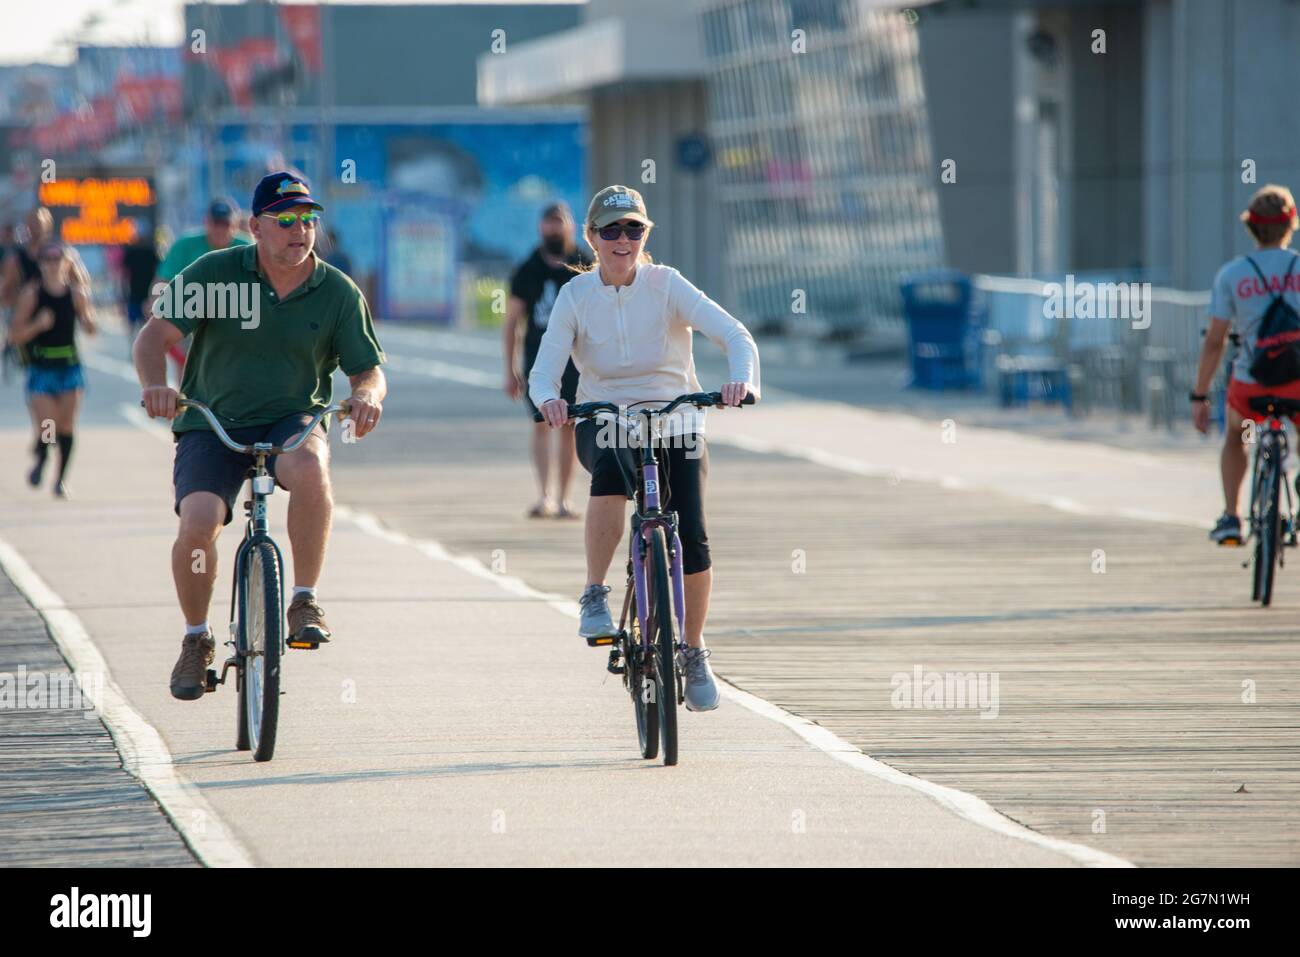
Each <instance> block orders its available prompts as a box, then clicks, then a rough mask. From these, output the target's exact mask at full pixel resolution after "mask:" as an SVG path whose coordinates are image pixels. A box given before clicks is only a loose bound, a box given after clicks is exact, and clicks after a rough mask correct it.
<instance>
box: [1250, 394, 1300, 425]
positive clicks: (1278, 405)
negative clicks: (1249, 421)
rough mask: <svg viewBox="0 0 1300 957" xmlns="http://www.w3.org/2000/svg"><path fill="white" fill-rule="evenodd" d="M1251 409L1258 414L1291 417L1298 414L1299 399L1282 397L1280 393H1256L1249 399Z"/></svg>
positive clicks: (1299, 413)
mask: <svg viewBox="0 0 1300 957" xmlns="http://www.w3.org/2000/svg"><path fill="white" fill-rule="evenodd" d="M1249 404H1250V408H1251V411H1253V412H1258V413H1259V414H1260V415H1270V414H1271V415H1279V416H1284V417H1286V418H1289V419H1292V418H1295V417H1297V416H1300V399H1284V398H1282V397H1281V396H1280V395H1256V396H1251V398H1250V400H1249Z"/></svg>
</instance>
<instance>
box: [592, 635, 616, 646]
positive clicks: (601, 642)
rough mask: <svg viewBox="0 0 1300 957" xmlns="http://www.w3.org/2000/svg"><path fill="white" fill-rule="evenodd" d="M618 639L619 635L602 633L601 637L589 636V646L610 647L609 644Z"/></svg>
mask: <svg viewBox="0 0 1300 957" xmlns="http://www.w3.org/2000/svg"><path fill="white" fill-rule="evenodd" d="M617 640H618V635H602V636H601V637H599V638H588V639H587V647H589V648H603V647H608V646H609V645H612V644H613V643H614V642H616V641H617Z"/></svg>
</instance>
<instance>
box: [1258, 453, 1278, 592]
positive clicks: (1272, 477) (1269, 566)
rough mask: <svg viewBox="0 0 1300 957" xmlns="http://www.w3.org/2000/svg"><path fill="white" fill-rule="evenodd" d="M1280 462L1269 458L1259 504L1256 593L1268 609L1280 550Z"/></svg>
mask: <svg viewBox="0 0 1300 957" xmlns="http://www.w3.org/2000/svg"><path fill="white" fill-rule="evenodd" d="M1281 470H1282V463H1281V462H1278V461H1277V460H1276V459H1275V458H1272V459H1270V461H1269V463H1268V471H1267V473H1266V474H1265V476H1264V481H1263V482H1262V483H1261V489H1260V492H1261V494H1260V503H1259V541H1258V542H1256V543H1255V585H1256V587H1255V591H1256V595H1257V596H1258V599H1259V603H1260V604H1261V605H1263V606H1265V607H1267V606H1268V605H1269V604H1270V603H1271V602H1272V600H1273V576H1274V573H1275V572H1276V571H1277V553H1278V549H1279V548H1280V547H1281V527H1280V525H1281V522H1280V518H1281V515H1280V510H1279V508H1278V500H1279V496H1280V494H1281V488H1280V480H1281V476H1280V475H1279V474H1278V473H1279V472H1281Z"/></svg>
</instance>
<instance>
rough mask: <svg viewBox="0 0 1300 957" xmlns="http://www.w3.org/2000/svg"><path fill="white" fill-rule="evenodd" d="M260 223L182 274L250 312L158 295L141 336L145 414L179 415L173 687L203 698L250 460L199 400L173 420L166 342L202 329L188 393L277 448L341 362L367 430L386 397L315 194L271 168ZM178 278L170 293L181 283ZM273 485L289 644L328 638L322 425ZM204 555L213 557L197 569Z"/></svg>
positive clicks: (240, 438) (245, 434) (325, 393)
mask: <svg viewBox="0 0 1300 957" xmlns="http://www.w3.org/2000/svg"><path fill="white" fill-rule="evenodd" d="M252 211H253V218H252V220H251V223H250V225H251V228H252V230H253V236H254V238H255V240H256V242H255V243H254V244H252V245H247V246H236V247H233V248H230V249H223V250H217V251H215V252H210V253H208V254H207V255H205V256H202V257H201V258H200V259H199V260H198V261H197V262H195V263H193V264H192V265H189V266H187V267H186V268H185V269H184V270H183V271H182V272H181V274H180V275H181V280H180V283H179V284H183V285H184V286H186V287H193V286H195V285H196V284H197V286H198V287H199V288H200V289H203V290H205V293H204V300H205V301H206V302H212V301H213V300H214V299H219V298H221V297H214V296H213V295H212V290H214V289H225V290H230V289H234V288H236V287H238V289H239V290H240V292H239V294H238V295H237V296H235V297H230V296H226V297H225V298H224V299H222V301H223V302H226V303H230V302H232V301H233V299H235V298H238V299H244V298H248V300H249V301H250V303H252V304H253V311H252V315H251V316H250V315H247V314H243V313H244V312H245V310H244V309H242V308H241V309H240V310H239V312H240V313H241V314H240V315H220V314H218V315H208V314H206V313H207V310H208V309H209V308H210V307H209V306H206V305H205V306H203V307H202V309H203V311H204V313H205V314H204V315H202V316H200V317H198V318H193V317H191V315H190V312H191V309H189V308H187V309H177V308H175V303H174V302H173V303H168V302H167V301H165V300H164V301H162V302H159V303H158V306H159V307H162V308H158V309H156V311H157V312H158V313H159V314H158V315H154V316H151V317H150V319H149V321H148V322H147V323H146V324H145V327H144V328H143V329H142V330H140V335H139V336H138V337H137V339H136V345H135V364H136V371H137V373H138V374H139V377H140V384H141V386H142V387H143V393H142V395H143V400H144V405H145V409H146V410H147V412H148V413H149V415H150V416H161V417H164V418H168V419H175V422H174V423H173V425H172V431H173V433H174V439H175V441H176V456H175V462H174V464H173V467H172V478H173V482H174V485H175V510H176V514H177V515H178V516H179V517H180V526H179V531H178V533H177V536H176V542H175V544H174V545H173V547H172V575H173V577H174V578H175V581H176V592H177V595H178V597H179V599H180V607H181V611H182V612H183V613H184V615H185V637H184V639H183V640H182V645H181V655H180V658H179V660H178V661H177V662H176V667H175V670H174V671H173V672H172V678H171V693H172V695H173V696H174V697H177V698H180V699H182V700H193V699H196V698H201V697H203V694H204V687H205V672H206V669H207V666H208V665H209V664H211V662H212V658H213V652H214V648H215V641H214V639H213V637H212V634H211V630H210V629H209V627H208V621H207V617H208V607H209V605H210V603H211V600H212V589H213V585H214V583H215V581H216V574H217V560H216V540H217V536H218V535H219V534H220V532H221V529H222V526H224V525H227V524H229V523H230V520H231V518H232V516H233V511H234V506H235V500H236V498H237V496H238V495H239V490H240V488H241V487H242V486H243V483H244V478H245V473H246V472H247V470H248V468H249V467H250V465H251V464H252V456H251V455H240V454H237V453H235V452H232V451H230V450H229V449H228V448H226V446H224V445H223V444H222V443H221V441H220V440H219V439H218V438H217V436H216V435H215V434H214V433H213V432H212V431H211V430H210V429H209V428H208V425H207V423H206V422H205V421H204V419H203V418H202V417H201V416H200V415H199V414H198V413H197V412H196V411H195V410H193V409H186V410H185V411H184V412H182V413H181V415H180V416H179V417H178V416H177V405H176V403H177V398H178V396H177V392H176V390H175V389H171V388H169V387H168V386H167V374H166V355H167V350H168V349H169V348H170V347H171V346H172V345H174V344H175V343H177V342H179V341H180V340H181V338H182V337H183V336H186V335H189V334H191V333H192V334H193V336H194V345H193V347H192V349H191V351H190V357H189V361H188V362H186V364H185V376H184V379H183V381H182V391H183V392H184V393H185V395H186V397H188V398H192V399H196V400H198V401H200V402H202V403H204V404H205V405H207V406H208V407H209V408H210V409H211V410H212V412H213V413H214V414H215V415H216V417H217V420H218V421H219V422H220V423H221V425H222V427H223V428H224V429H225V430H226V431H227V432H228V433H229V434H230V436H231V438H233V439H234V440H235V441H236V442H240V443H244V444H251V443H253V442H269V443H272V444H274V445H280V444H283V443H284V442H287V441H289V440H291V439H293V438H295V437H296V436H298V435H300V434H301V433H302V431H303V429H304V428H306V426H307V424H308V423H309V422H310V421H311V418H312V414H313V412H314V411H315V410H319V409H322V408H324V407H326V406H327V405H329V404H330V401H331V395H332V391H333V390H332V384H331V376H332V374H333V372H334V370H335V369H336V368H341V369H342V370H343V372H344V374H345V375H347V377H348V381H349V382H350V383H351V386H352V396H351V399H350V402H351V408H350V409H349V412H348V415H349V418H351V419H352V420H353V423H354V425H355V434H356V436H357V437H358V438H360V437H362V436H364V435H365V434H366V433H368V432H370V431H371V430H372V429H373V428H374V427H375V426H376V425H377V424H378V423H379V418H380V415H381V414H382V411H383V406H382V403H383V400H384V396H385V395H386V393H387V384H386V382H385V378H384V374H383V371H382V370H381V369H380V368H379V366H380V364H381V363H383V362H384V354H383V351H382V350H381V349H380V347H379V342H378V340H377V338H376V336H375V327H374V321H373V320H372V318H371V315H370V307H369V306H368V305H367V303H366V299H365V296H363V295H362V293H361V290H359V289H358V288H357V287H356V284H355V283H353V282H352V280H351V279H349V278H348V277H346V276H344V275H343V274H342V273H341V272H339V271H338V270H337V269H335V268H334V267H333V266H330V265H327V264H326V263H324V262H323V261H322V260H321V259H320V258H319V257H317V255H316V253H315V252H314V250H313V246H314V245H315V239H316V230H317V219H318V217H319V215H320V212H321V211H322V206H321V204H320V203H318V202H316V200H315V199H313V198H312V196H311V191H310V187H309V186H308V184H307V182H306V180H304V179H302V178H301V177H299V176H295V175H294V174H292V173H288V172H283V171H282V172H276V173H271V174H269V175H268V176H266V177H264V178H263V179H262V181H261V182H260V183H259V184H258V185H257V189H256V191H255V192H254V194H253V204H252ZM175 285H176V284H174V285H173V287H172V288H173V289H174V288H175ZM268 465H269V471H270V472H271V474H272V475H273V476H275V479H276V483H277V484H278V485H279V486H280V487H281V488H284V489H287V490H288V491H289V539H290V544H291V546H292V551H293V580H294V589H293V599H292V602H291V603H290V605H289V610H288V624H289V638H290V640H291V641H309V642H311V643H312V644H318V643H320V642H325V641H328V640H329V638H330V629H329V627H328V625H327V624H326V623H325V617H324V613H323V612H322V610H321V607H320V605H319V604H318V603H317V601H316V582H317V580H318V579H319V577H320V572H321V566H322V565H323V564H324V561H325V546H326V542H327V540H328V538H329V529H330V518H331V513H332V509H333V499H332V495H331V491H330V479H329V444H328V443H327V441H326V439H325V433H324V431H323V430H321V429H320V428H319V427H318V428H317V431H315V432H314V433H313V434H312V436H311V437H310V438H308V440H307V442H306V443H305V444H303V445H302V446H301V447H300V448H298V449H297V450H296V451H294V452H292V453H290V454H288V455H283V456H276V457H274V458H272V459H271V460H270V462H269V463H268ZM200 553H202V555H203V558H204V561H203V562H202V564H198V565H196V562H195V559H196V557H197V556H198V555H199V554H200Z"/></svg>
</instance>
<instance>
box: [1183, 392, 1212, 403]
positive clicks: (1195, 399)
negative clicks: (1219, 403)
mask: <svg viewBox="0 0 1300 957" xmlns="http://www.w3.org/2000/svg"><path fill="white" fill-rule="evenodd" d="M1187 398H1189V399H1191V400H1192V401H1193V402H1209V401H1210V397H1209V396H1208V395H1199V394H1197V393H1195V392H1189V393H1187Z"/></svg>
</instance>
